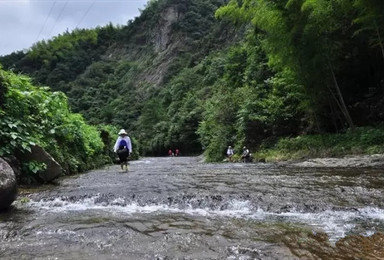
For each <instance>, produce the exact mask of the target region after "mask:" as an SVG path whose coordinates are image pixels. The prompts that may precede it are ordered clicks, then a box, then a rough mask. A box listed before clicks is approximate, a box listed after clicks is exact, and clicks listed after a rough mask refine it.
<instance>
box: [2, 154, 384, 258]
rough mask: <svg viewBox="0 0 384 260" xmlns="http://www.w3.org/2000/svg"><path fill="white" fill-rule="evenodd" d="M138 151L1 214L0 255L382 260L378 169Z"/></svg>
mask: <svg viewBox="0 0 384 260" xmlns="http://www.w3.org/2000/svg"><path fill="white" fill-rule="evenodd" d="M200 159H201V158H199V157H166V158H144V159H141V160H138V161H134V162H131V164H130V169H129V171H128V172H121V171H120V169H119V166H117V165H114V166H109V167H106V168H104V169H101V170H96V171H91V172H88V173H85V174H82V175H78V176H72V177H69V178H64V179H62V180H60V182H59V185H57V186H47V187H45V188H44V189H42V190H39V191H33V192H29V193H28V194H24V195H21V196H19V199H18V201H16V202H14V204H13V208H12V209H11V210H10V211H8V212H6V213H3V214H0V259H384V249H383V248H384V235H383V233H381V232H384V199H383V195H384V169H380V168H377V169H374V168H304V167H300V168H295V167H288V166H278V165H274V164H241V163H221V164H207V163H202V162H200V161H199V160H200Z"/></svg>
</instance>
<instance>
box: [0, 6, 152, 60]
mask: <svg viewBox="0 0 384 260" xmlns="http://www.w3.org/2000/svg"><path fill="white" fill-rule="evenodd" d="M147 1H148V0H0V55H5V54H10V53H12V52H13V51H19V50H23V49H27V48H29V47H31V46H32V44H33V43H35V42H37V41H40V40H42V39H49V38H52V37H53V36H55V35H57V34H59V33H62V32H65V31H66V30H67V29H68V31H72V30H73V29H74V28H95V27H96V26H98V25H99V26H104V25H106V24H108V23H109V22H112V23H113V24H114V25H117V24H120V25H125V24H127V22H128V20H130V19H133V18H134V17H136V16H139V15H140V11H139V9H140V10H143V9H144V8H145V5H146V4H147Z"/></svg>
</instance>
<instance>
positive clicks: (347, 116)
mask: <svg viewBox="0 0 384 260" xmlns="http://www.w3.org/2000/svg"><path fill="white" fill-rule="evenodd" d="M328 65H329V68H330V70H331V73H332V79H333V83H334V85H335V89H336V93H337V97H338V101H339V102H340V109H341V112H343V114H344V116H345V120H346V121H347V123H348V125H349V127H350V128H352V129H354V128H355V125H354V124H353V121H352V118H351V116H350V114H349V112H348V108H347V106H346V105H345V102H344V98H343V95H342V94H341V91H340V87H339V83H338V82H337V79H336V75H335V72H334V71H333V67H332V65H331V62H330V61H329V58H328Z"/></svg>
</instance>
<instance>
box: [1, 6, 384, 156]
mask: <svg viewBox="0 0 384 260" xmlns="http://www.w3.org/2000/svg"><path fill="white" fill-rule="evenodd" d="M383 34H384V2H383V1H381V0H317V1H312V0H275V1H269V0H231V1H226V0H157V1H156V0H155V1H149V2H148V4H147V7H146V8H145V9H144V10H143V11H142V13H141V15H140V17H137V18H135V19H134V20H132V21H128V23H127V25H126V26H119V27H115V26H113V25H112V24H110V25H108V26H105V27H100V28H96V29H94V30H85V29H84V30H82V29H79V30H75V31H73V32H65V33H63V34H62V35H58V36H56V37H54V38H53V39H51V40H49V41H42V42H38V43H36V44H35V45H34V46H32V47H31V49H30V50H29V51H27V52H25V53H24V52H17V53H12V54H10V55H7V56H4V57H0V62H1V63H2V65H3V67H4V68H5V69H8V70H9V69H12V70H13V71H15V72H22V73H26V74H29V75H30V76H31V77H32V78H33V80H34V82H35V83H36V84H41V85H47V86H50V87H51V88H52V89H53V90H55V91H63V92H64V93H65V94H66V95H67V96H68V98H69V103H70V106H71V109H72V111H74V112H79V113H81V114H83V115H84V117H85V119H86V120H87V121H88V122H89V123H91V124H101V123H107V124H112V125H116V126H117V127H119V128H126V129H127V130H128V131H129V132H130V135H131V136H134V137H135V138H136V139H137V140H138V142H139V144H140V149H141V153H142V154H147V155H148V154H155V155H159V154H164V153H165V152H166V151H167V150H168V149H169V148H179V149H181V151H182V152H184V154H186V153H189V154H190V153H199V152H201V151H202V150H203V149H204V151H205V154H206V156H207V158H208V159H209V160H220V159H221V158H222V157H223V156H224V152H225V148H226V147H227V146H228V145H234V146H235V147H236V149H237V150H240V148H241V147H242V146H243V145H247V146H249V147H251V148H252V149H253V150H255V149H258V148H259V147H261V146H263V147H265V146H268V145H270V144H273V143H275V142H276V140H277V139H278V138H279V137H285V136H296V135H299V134H304V133H325V132H340V131H344V130H346V129H348V128H351V129H353V128H355V127H357V126H368V125H376V124H378V123H381V122H382V120H383V119H384V113H383V112H382V111H384V110H383V109H384V48H383V37H384V36H383Z"/></svg>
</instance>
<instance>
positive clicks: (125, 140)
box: [113, 129, 132, 171]
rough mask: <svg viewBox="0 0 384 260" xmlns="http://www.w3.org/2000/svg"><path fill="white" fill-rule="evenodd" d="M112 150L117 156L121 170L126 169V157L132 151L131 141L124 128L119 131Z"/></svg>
mask: <svg viewBox="0 0 384 260" xmlns="http://www.w3.org/2000/svg"><path fill="white" fill-rule="evenodd" d="M113 151H114V152H115V153H117V156H118V157H119V160H120V167H121V170H122V171H124V170H125V171H128V157H129V155H130V154H131V153H132V143H131V139H130V138H129V136H128V134H127V132H126V131H125V130H124V129H121V130H120V131H119V137H118V138H117V140H116V143H115V146H114V147H113Z"/></svg>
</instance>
